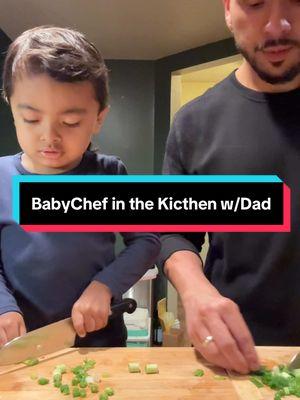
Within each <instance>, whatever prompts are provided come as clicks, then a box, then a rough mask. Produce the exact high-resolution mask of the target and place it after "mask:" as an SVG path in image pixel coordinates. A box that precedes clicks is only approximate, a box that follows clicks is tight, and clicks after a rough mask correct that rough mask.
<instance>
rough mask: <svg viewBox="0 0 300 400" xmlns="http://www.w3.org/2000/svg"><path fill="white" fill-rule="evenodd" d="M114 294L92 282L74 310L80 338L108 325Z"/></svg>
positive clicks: (98, 283) (73, 317)
mask: <svg viewBox="0 0 300 400" xmlns="http://www.w3.org/2000/svg"><path fill="white" fill-rule="evenodd" d="M111 298H112V294H111V291H110V289H109V288H108V287H107V286H106V285H104V284H103V283H100V282H98V281H92V282H91V283H90V284H89V286H88V287H87V288H86V289H85V291H84V292H83V293H82V295H81V296H80V297H79V299H78V300H77V301H76V303H75V304H74V305H73V309H72V321H73V325H74V328H75V330H76V332H77V334H78V336H80V337H84V336H85V335H86V334H87V333H88V332H93V331H97V330H99V329H102V328H104V327H105V326H106V325H107V321H108V316H109V314H110V302H111Z"/></svg>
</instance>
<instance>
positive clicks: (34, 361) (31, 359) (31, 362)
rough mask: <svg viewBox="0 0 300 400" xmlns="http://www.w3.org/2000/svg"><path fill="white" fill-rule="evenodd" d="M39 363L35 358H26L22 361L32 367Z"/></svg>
mask: <svg viewBox="0 0 300 400" xmlns="http://www.w3.org/2000/svg"><path fill="white" fill-rule="evenodd" d="M38 363H39V360H38V359H37V358H28V359H27V360H25V361H23V364H25V365H27V367H32V366H33V365H36V364H38Z"/></svg>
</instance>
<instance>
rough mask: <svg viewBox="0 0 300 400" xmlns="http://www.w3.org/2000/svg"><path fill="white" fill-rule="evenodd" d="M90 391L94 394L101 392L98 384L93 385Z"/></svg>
mask: <svg viewBox="0 0 300 400" xmlns="http://www.w3.org/2000/svg"><path fill="white" fill-rule="evenodd" d="M89 386H90V389H91V392H92V393H98V392H99V386H98V385H97V384H96V383H91V384H90V385H89Z"/></svg>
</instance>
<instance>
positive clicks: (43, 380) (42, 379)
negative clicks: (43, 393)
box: [38, 377, 49, 385]
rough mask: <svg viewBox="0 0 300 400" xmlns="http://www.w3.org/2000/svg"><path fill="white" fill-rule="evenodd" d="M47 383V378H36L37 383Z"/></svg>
mask: <svg viewBox="0 0 300 400" xmlns="http://www.w3.org/2000/svg"><path fill="white" fill-rule="evenodd" d="M48 383H49V379H47V378H43V377H42V378H40V379H39V380H38V384H39V385H48Z"/></svg>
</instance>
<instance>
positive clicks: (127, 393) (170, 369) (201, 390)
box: [0, 347, 300, 400]
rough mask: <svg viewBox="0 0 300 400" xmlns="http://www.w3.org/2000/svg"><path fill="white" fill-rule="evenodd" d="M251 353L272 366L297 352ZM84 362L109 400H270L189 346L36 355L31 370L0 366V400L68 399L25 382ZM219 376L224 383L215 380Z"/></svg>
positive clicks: (264, 392) (93, 397)
mask: <svg viewBox="0 0 300 400" xmlns="http://www.w3.org/2000/svg"><path fill="white" fill-rule="evenodd" d="M257 350H258V353H259V356H260V357H261V359H262V362H263V363H264V364H265V365H267V366H269V367H272V366H273V365H275V364H281V363H286V362H288V361H289V359H290V358H291V356H292V355H293V354H294V353H295V352H296V351H299V350H300V348H296V347H258V348H257ZM86 358H89V359H93V360H95V361H96V366H95V371H97V373H99V375H100V377H101V382H100V384H99V386H100V391H101V390H103V389H104V388H105V387H107V386H110V387H112V388H113V389H114V390H115V395H114V396H113V397H112V400H121V399H122V400H148V399H149V400H152V399H153V400H154V399H155V400H179V399H180V400H200V399H205V400H270V399H273V397H274V394H273V393H274V392H273V391H271V390H270V389H268V388H263V389H258V388H256V386H254V385H253V384H252V383H251V382H250V381H249V377H243V376H235V375H234V374H232V375H230V376H229V375H228V374H227V373H226V371H224V370H222V369H221V368H216V367H210V366H209V365H208V364H207V363H206V362H205V361H204V360H201V359H199V358H197V356H196V354H195V352H194V350H193V348H191V347H154V348H107V349H98V348H94V349H66V350H63V351H61V352H58V353H54V354H51V355H49V356H45V357H42V358H41V361H40V363H39V364H38V365H35V366H33V367H25V366H21V365H17V366H16V365H14V366H9V367H4V366H2V367H0V400H41V399H45V400H59V399H61V400H63V399H72V398H73V397H72V395H70V396H64V395H62V394H61V393H60V391H59V389H56V388H54V387H53V384H52V383H51V382H50V383H49V384H48V385H45V386H41V385H39V384H38V383H37V381H36V380H32V379H31V375H32V374H37V375H38V376H43V377H47V378H51V377H52V371H53V369H54V368H55V366H56V365H58V364H66V365H67V366H68V367H74V366H76V365H78V364H80V363H82V362H83V360H84V359H86ZM129 362H139V363H140V365H141V367H142V373H141V374H133V373H129V372H128V363H129ZM146 363H157V364H158V366H159V374H155V375H147V374H145V372H144V371H143V369H144V366H145V364H146ZM199 368H201V369H203V370H204V376H203V377H196V376H194V375H193V373H194V371H195V370H196V369H199ZM9 370H10V372H9V373H5V374H4V372H6V371H9ZM102 374H104V376H105V377H102ZM107 374H108V375H109V376H106V375H107ZM216 375H217V377H216ZM220 375H221V376H223V377H224V379H220V378H219V376H220ZM71 376H72V374H66V375H64V379H63V380H64V381H66V383H68V382H70V381H71ZM292 398H293V397H292V396H291V397H287V399H292ZM87 399H91V400H96V399H97V400H98V399H99V394H88V396H87Z"/></svg>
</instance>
